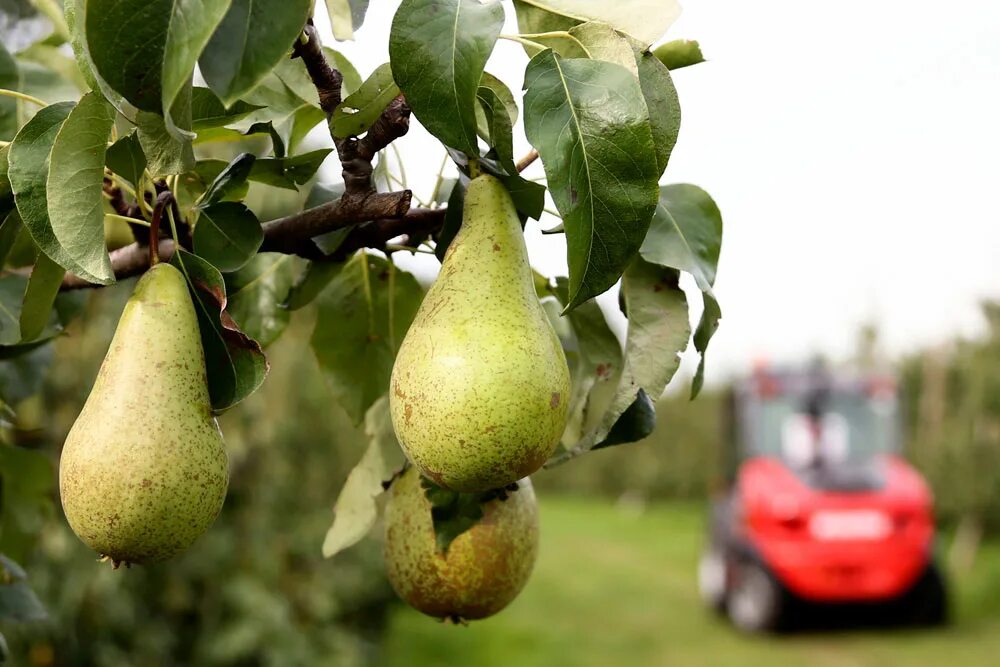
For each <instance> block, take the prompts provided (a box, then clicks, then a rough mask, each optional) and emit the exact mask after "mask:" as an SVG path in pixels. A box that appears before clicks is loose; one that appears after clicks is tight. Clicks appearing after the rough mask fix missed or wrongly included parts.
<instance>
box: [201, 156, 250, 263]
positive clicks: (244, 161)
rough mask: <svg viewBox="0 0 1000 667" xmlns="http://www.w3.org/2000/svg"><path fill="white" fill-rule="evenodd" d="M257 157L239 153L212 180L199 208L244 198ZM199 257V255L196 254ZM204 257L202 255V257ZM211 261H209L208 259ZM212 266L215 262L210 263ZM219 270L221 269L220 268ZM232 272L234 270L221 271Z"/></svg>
mask: <svg viewBox="0 0 1000 667" xmlns="http://www.w3.org/2000/svg"><path fill="white" fill-rule="evenodd" d="M256 161H257V156H256V155H254V154H253V153H240V154H239V155H237V156H236V157H234V158H233V159H232V161H230V163H229V164H227V165H226V166H225V168H224V169H223V170H222V171H220V172H219V175H218V176H216V177H215V179H213V180H212V182H211V183H210V184H209V186H208V187H207V188H205V193H204V194H203V195H202V196H201V198H200V201H199V202H198V203H199V206H201V207H206V206H211V205H212V204H216V203H218V202H222V201H231V202H236V201H240V200H242V199H243V198H244V197H246V194H247V189H248V188H249V184H248V183H247V179H249V178H250V172H251V171H252V170H253V166H254V163H255V162H256ZM255 251H256V250H255ZM198 254H199V255H201V253H198ZM202 257H204V255H202ZM209 261H211V259H209ZM212 263H213V264H214V263H215V262H212ZM220 268H221V267H220ZM222 270H223V271H227V270H228V271H232V270H234V269H224V268H223V269H222Z"/></svg>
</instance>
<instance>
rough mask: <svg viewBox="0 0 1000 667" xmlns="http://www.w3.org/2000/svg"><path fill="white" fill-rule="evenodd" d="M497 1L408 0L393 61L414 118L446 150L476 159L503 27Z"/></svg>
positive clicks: (396, 25) (392, 41)
mask: <svg viewBox="0 0 1000 667" xmlns="http://www.w3.org/2000/svg"><path fill="white" fill-rule="evenodd" d="M503 21H504V12H503V6H502V5H501V4H500V3H499V2H498V1H496V0H482V1H481V0H403V2H402V3H401V4H400V6H399V9H398V10H397V11H396V15H395V16H394V17H393V20H392V29H391V31H390V34H389V61H390V62H391V63H392V72H393V75H394V76H395V78H396V83H397V84H399V87H400V89H401V90H402V91H403V93H404V94H405V95H406V102H407V104H409V105H410V108H411V109H412V110H413V114H414V115H415V116H416V117H417V119H418V120H419V121H420V122H421V124H423V126H424V127H426V128H427V130H428V131H429V132H430V133H431V134H433V135H434V136H435V137H437V138H438V139H439V140H441V142H442V143H444V144H445V145H446V146H450V147H452V148H455V149H458V150H460V151H463V152H464V153H466V154H468V155H472V156H477V155H479V149H478V144H477V142H476V91H477V89H478V88H479V82H480V80H481V79H482V76H483V68H484V67H485V65H486V61H487V59H488V58H489V57H490V53H492V51H493V47H494V45H495V44H496V41H497V37H498V36H499V35H500V29H501V27H502V26H503Z"/></svg>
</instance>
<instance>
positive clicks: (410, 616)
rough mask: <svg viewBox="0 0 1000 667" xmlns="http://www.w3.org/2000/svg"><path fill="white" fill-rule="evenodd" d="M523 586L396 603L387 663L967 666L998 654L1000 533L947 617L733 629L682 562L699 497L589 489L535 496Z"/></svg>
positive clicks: (693, 552)
mask: <svg viewBox="0 0 1000 667" xmlns="http://www.w3.org/2000/svg"><path fill="white" fill-rule="evenodd" d="M541 502H542V506H541V510H542V545H541V554H540V556H539V560H538V564H537V566H536V568H535V572H534V574H533V576H532V579H531V581H530V582H529V584H528V586H527V587H526V589H525V590H524V592H523V593H522V594H521V596H520V597H519V598H518V599H517V600H515V601H514V602H513V603H512V604H511V605H510V607H508V608H507V609H506V610H504V611H503V612H501V613H500V614H499V615H497V616H496V617H494V618H492V619H489V620H486V621H480V622H477V623H473V624H471V625H470V626H468V627H464V628H463V627H454V626H451V625H444V624H441V623H438V622H436V621H434V620H432V619H429V618H427V617H424V616H421V615H420V614H418V613H416V612H414V611H412V610H410V609H408V608H405V607H402V606H400V607H399V608H397V609H396V611H395V612H393V615H392V618H391V621H390V626H389V631H388V634H387V637H386V642H385V645H384V647H383V648H384V655H383V660H382V661H380V664H383V665H386V666H387V667H404V666H405V667H413V666H416V667H436V666H441V667H444V666H449V667H450V666H454V665H461V666H462V667H466V666H469V667H472V666H474V667H494V666H495V667H500V666H503V667H551V666H553V665H560V666H561V665H566V666H570V667H591V666H593V667H598V666H600V667H605V666H611V665H614V666H616V667H617V666H623V667H631V666H633V665H635V666H642V667H646V666H651V667H675V666H676V667H701V666H705V667H709V666H711V667H728V666H730V665H732V666H734V667H735V666H739V667H758V666H759V667H797V666H809V667H813V666H815V667H840V666H843V667H868V666H873V667H874V666H877V667H897V666H898V667H904V666H905V667H920V666H922V665H928V666H930V665H934V666H935V667H937V666H939V665H942V664H947V665H949V667H966V666H970V667H971V666H975V667H978V666H980V665H982V666H986V665H996V664H1000V657H998V656H1000V545H987V547H986V548H984V550H983V551H982V552H981V554H980V557H979V559H978V561H977V564H976V566H975V568H974V569H973V571H972V572H970V573H969V574H968V575H966V576H965V577H964V578H963V579H962V580H960V581H959V582H958V590H957V595H956V598H957V603H956V606H957V614H956V616H957V620H956V622H955V623H954V624H953V625H952V626H951V627H949V628H946V629H943V630H934V631H926V630H924V631H921V630H872V631H851V632H831V633H813V634H804V635H792V636H786V637H776V638H775V637H744V636H741V635H739V634H737V633H736V632H735V631H733V630H732V629H731V628H730V627H729V626H728V625H727V624H726V623H725V622H724V621H722V620H720V619H718V618H716V617H714V616H713V615H712V614H710V613H709V612H708V611H706V610H705V609H704V608H703V607H702V605H701V603H700V601H699V598H698V593H697V588H696V582H695V567H696V561H697V557H698V551H699V549H700V546H701V542H702V536H703V514H704V512H703V510H702V508H701V507H700V506H692V505H679V504H678V505H660V506H654V507H652V508H650V509H648V510H647V511H645V512H643V513H635V512H632V513H629V512H624V511H621V510H619V509H616V508H615V507H614V506H612V505H609V504H607V503H606V502H601V501H597V500H582V499H574V498H566V497H551V496H550V497H545V498H542V500H541Z"/></svg>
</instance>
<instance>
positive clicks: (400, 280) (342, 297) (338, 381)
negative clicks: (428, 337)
mask: <svg viewBox="0 0 1000 667" xmlns="http://www.w3.org/2000/svg"><path fill="white" fill-rule="evenodd" d="M422 298H423V290H422V289H421V288H420V284H419V283H417V280H416V278H414V277H413V276H412V275H411V274H409V273H406V272H404V271H400V270H399V269H397V268H396V267H395V266H394V265H392V264H391V263H390V262H387V261H386V260H384V259H381V258H380V257H375V256H372V255H367V254H359V255H356V256H354V257H353V258H352V259H351V260H350V261H349V262H348V263H347V264H346V265H345V266H344V268H343V269H342V270H341V271H340V272H339V273H338V274H337V276H336V277H335V278H334V279H333V281H332V282H331V283H330V285H329V286H328V287H327V288H326V290H324V292H323V295H322V297H321V298H320V299H319V300H318V302H317V303H318V305H319V312H318V315H317V319H316V328H315V329H314V330H313V335H312V340H311V343H312V348H313V352H314V353H315V354H316V359H317V360H318V361H319V365H320V369H321V370H322V372H323V375H324V377H325V378H326V380H327V384H328V385H329V387H330V389H331V391H332V392H333V395H334V398H335V399H336V400H337V402H338V403H340V405H341V407H343V408H344V410H345V411H346V412H347V414H348V415H349V416H350V417H351V419H352V421H353V422H354V423H355V424H357V423H360V422H361V420H362V419H363V418H364V415H365V412H366V411H367V410H368V408H370V407H371V406H372V404H373V403H375V401H376V400H378V398H379V397H380V396H382V394H384V393H385V391H386V388H387V387H388V386H389V374H390V373H391V371H392V363H393V360H394V359H395V356H396V350H398V349H399V344H400V343H401V342H402V341H403V336H404V335H405V334H406V330H407V328H408V327H409V326H410V322H411V321H413V316H414V315H415V314H416V312H417V307H418V306H419V305H420V300H421V299H422Z"/></svg>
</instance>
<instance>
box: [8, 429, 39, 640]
mask: <svg viewBox="0 0 1000 667" xmlns="http://www.w3.org/2000/svg"><path fill="white" fill-rule="evenodd" d="M4 449H12V448H9V447H5V448H4ZM47 618H48V614H46V613H45V607H43V606H42V603H41V601H40V600H39V599H38V596H36V595H35V593H34V591H32V590H31V588H30V587H29V586H28V583H27V580H26V577H25V574H24V570H23V569H21V567H20V566H19V565H18V564H17V563H15V562H14V561H12V560H10V559H9V558H7V557H6V556H4V555H2V554H0V620H5V621H17V622H20V623H27V622H30V621H44V620H45V619H47ZM4 650H6V646H5V647H4Z"/></svg>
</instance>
